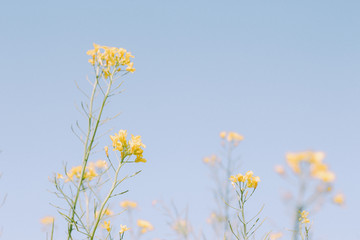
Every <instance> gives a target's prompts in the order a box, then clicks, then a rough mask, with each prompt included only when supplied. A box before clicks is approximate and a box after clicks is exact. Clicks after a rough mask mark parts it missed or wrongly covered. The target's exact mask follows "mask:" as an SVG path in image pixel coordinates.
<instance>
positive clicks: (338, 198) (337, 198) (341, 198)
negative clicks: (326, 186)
mask: <svg viewBox="0 0 360 240" xmlns="http://www.w3.org/2000/svg"><path fill="white" fill-rule="evenodd" d="M333 202H334V203H336V204H338V205H343V204H344V203H345V196H344V194H342V193H338V194H336V195H335V196H334V197H333Z"/></svg>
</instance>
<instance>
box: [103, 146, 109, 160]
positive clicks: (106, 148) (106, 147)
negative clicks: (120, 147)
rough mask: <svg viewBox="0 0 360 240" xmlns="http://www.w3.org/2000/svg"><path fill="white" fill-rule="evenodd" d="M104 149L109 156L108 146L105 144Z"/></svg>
mask: <svg viewBox="0 0 360 240" xmlns="http://www.w3.org/2000/svg"><path fill="white" fill-rule="evenodd" d="M104 150H105V154H106V156H107V157H109V148H108V146H105V147H104Z"/></svg>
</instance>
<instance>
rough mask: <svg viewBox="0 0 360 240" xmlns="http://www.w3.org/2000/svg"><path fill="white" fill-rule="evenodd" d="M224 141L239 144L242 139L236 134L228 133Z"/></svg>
mask: <svg viewBox="0 0 360 240" xmlns="http://www.w3.org/2000/svg"><path fill="white" fill-rule="evenodd" d="M226 140H227V141H228V142H232V141H234V142H239V141H242V140H244V137H243V136H242V135H240V134H238V133H236V132H228V134H227V138H226Z"/></svg>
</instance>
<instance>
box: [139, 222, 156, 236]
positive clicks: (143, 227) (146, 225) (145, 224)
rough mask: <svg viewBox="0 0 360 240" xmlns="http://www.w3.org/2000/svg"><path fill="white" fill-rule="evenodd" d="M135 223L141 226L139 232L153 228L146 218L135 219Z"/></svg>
mask: <svg viewBox="0 0 360 240" xmlns="http://www.w3.org/2000/svg"><path fill="white" fill-rule="evenodd" d="M137 225H138V226H139V227H140V228H141V233H146V232H148V231H152V230H154V227H153V225H152V224H151V223H150V222H148V221H146V220H141V219H139V220H137Z"/></svg>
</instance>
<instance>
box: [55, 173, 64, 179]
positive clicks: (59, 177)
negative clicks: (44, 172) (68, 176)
mask: <svg viewBox="0 0 360 240" xmlns="http://www.w3.org/2000/svg"><path fill="white" fill-rule="evenodd" d="M56 178H57V179H63V178H64V176H63V175H62V174H60V173H58V174H56Z"/></svg>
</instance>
